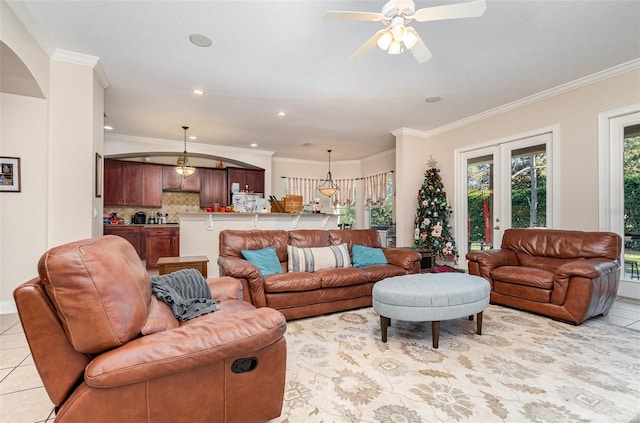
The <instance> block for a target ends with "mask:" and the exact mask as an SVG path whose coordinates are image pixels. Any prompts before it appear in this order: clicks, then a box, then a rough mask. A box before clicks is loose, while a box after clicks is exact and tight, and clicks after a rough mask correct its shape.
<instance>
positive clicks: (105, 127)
mask: <svg viewBox="0 0 640 423" xmlns="http://www.w3.org/2000/svg"><path fill="white" fill-rule="evenodd" d="M104 129H106V130H107V131H113V126H111V125H105V126H104Z"/></svg>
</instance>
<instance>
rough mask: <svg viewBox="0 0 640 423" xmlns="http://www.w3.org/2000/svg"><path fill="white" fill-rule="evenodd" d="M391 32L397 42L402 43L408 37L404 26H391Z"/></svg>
mask: <svg viewBox="0 0 640 423" xmlns="http://www.w3.org/2000/svg"><path fill="white" fill-rule="evenodd" d="M391 32H393V39H394V40H396V41H402V40H403V39H404V37H405V36H406V35H407V28H405V26H404V25H402V24H399V25H394V24H392V26H391Z"/></svg>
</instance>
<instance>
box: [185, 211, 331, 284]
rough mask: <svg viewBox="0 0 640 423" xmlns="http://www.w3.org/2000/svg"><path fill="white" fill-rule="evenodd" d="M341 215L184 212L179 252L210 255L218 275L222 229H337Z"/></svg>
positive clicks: (212, 274)
mask: <svg viewBox="0 0 640 423" xmlns="http://www.w3.org/2000/svg"><path fill="white" fill-rule="evenodd" d="M338 217H339V215H337V214H325V213H204V212H203V213H185V214H181V215H180V255H181V256H202V255H204V256H207V257H208V258H209V263H208V269H207V270H208V275H209V277H217V276H219V275H220V272H219V269H218V254H219V249H218V246H219V242H220V241H219V235H220V231H222V230H223V229H240V230H250V229H261V230H268V229H281V230H285V231H289V230H292V229H337V228H338Z"/></svg>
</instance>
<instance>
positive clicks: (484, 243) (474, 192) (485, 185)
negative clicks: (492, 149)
mask: <svg viewBox="0 0 640 423" xmlns="http://www.w3.org/2000/svg"><path fill="white" fill-rule="evenodd" d="M493 171H494V163H493V156H492V155H489V156H483V157H476V158H473V159H469V160H468V161H467V225H468V231H467V233H468V234H469V239H468V243H469V245H468V251H478V250H483V249H490V248H491V246H492V245H493V231H492V229H491V222H492V221H493Z"/></svg>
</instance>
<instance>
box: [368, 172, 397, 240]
mask: <svg viewBox="0 0 640 423" xmlns="http://www.w3.org/2000/svg"><path fill="white" fill-rule="evenodd" d="M392 223H393V173H391V172H389V173H387V197H386V198H385V199H384V201H383V202H382V204H371V205H370V206H369V227H371V228H377V229H388V228H389V226H390V225H391V224H392Z"/></svg>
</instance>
